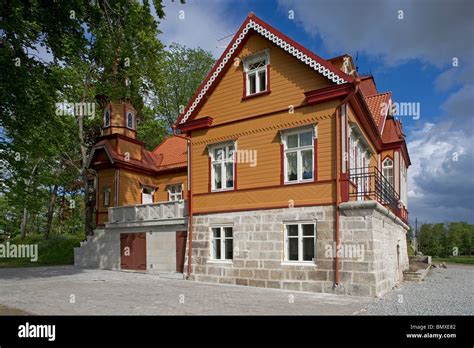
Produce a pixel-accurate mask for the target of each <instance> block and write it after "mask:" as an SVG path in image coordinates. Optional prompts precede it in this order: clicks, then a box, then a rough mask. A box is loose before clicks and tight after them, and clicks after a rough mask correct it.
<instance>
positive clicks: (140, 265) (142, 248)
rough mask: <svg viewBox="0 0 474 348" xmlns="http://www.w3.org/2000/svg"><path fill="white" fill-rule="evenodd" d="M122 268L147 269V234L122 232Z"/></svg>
mask: <svg viewBox="0 0 474 348" xmlns="http://www.w3.org/2000/svg"><path fill="white" fill-rule="evenodd" d="M120 268H121V269H131V270H146V234H145V233H121V234H120Z"/></svg>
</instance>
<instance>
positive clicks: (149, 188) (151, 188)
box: [140, 185, 156, 204]
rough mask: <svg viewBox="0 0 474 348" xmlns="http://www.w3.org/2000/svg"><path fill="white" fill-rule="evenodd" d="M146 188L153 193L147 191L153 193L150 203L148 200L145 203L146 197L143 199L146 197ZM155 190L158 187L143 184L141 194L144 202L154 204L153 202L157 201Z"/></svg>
mask: <svg viewBox="0 0 474 348" xmlns="http://www.w3.org/2000/svg"><path fill="white" fill-rule="evenodd" d="M144 189H147V190H150V191H151V194H148V193H147V195H151V203H148V202H147V203H145V202H144V199H143V198H144V196H143V195H144V194H145V193H144V192H143V190H144ZM155 191H156V189H155V188H154V187H151V186H147V185H142V188H141V190H140V193H141V195H142V204H153V203H154V202H155Z"/></svg>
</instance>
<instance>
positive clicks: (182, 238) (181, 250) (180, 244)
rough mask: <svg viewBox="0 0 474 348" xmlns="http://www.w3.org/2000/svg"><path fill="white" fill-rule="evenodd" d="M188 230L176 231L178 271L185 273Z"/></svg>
mask: <svg viewBox="0 0 474 348" xmlns="http://www.w3.org/2000/svg"><path fill="white" fill-rule="evenodd" d="M186 236H187V232H186V231H184V232H183V231H179V232H176V272H179V273H183V270H184V255H185V253H186Z"/></svg>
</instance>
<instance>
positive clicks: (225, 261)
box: [207, 260, 234, 265]
mask: <svg viewBox="0 0 474 348" xmlns="http://www.w3.org/2000/svg"><path fill="white" fill-rule="evenodd" d="M207 263H224V264H230V265H231V264H233V263H234V260H207Z"/></svg>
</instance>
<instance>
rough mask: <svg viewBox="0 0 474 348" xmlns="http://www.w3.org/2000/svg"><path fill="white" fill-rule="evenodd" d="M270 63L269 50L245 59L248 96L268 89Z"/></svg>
mask: <svg viewBox="0 0 474 348" xmlns="http://www.w3.org/2000/svg"><path fill="white" fill-rule="evenodd" d="M268 64H269V55H268V52H267V51H265V52H264V53H259V54H256V55H254V56H251V57H248V58H245V59H244V73H245V83H246V85H245V90H246V96H251V95H254V94H258V93H262V92H266V91H267V90H268Z"/></svg>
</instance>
